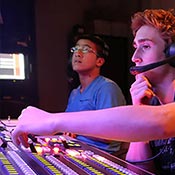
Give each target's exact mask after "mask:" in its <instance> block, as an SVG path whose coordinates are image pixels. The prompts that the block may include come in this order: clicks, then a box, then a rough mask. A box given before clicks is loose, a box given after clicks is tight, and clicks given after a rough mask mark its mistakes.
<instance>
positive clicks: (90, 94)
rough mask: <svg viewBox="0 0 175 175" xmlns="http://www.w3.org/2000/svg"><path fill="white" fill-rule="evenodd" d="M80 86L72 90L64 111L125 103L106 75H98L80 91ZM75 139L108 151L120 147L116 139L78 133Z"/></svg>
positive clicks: (92, 108)
mask: <svg viewBox="0 0 175 175" xmlns="http://www.w3.org/2000/svg"><path fill="white" fill-rule="evenodd" d="M80 88H81V86H79V87H78V88H77V89H74V90H72V92H71V94H70V97H69V100H68V105H67V108H66V112H75V111H85V110H98V109H104V108H110V107H115V106H120V105H126V101H125V98H124V95H123V93H122V91H121V89H120V88H119V86H118V85H117V84H116V83H115V82H114V81H112V80H110V79H108V78H106V77H103V76H98V77H97V78H96V79H95V80H93V82H92V83H91V84H90V85H89V86H88V87H86V89H85V90H84V91H83V92H82V93H81V92H80ZM106 117H107V116H106ZM77 139H78V140H81V141H83V142H86V143H87V144H89V145H92V146H95V147H97V148H99V149H102V150H104V151H107V152H110V153H112V152H116V151H118V150H119V149H120V142H116V141H111V142H110V143H107V142H106V141H105V140H101V139H97V138H92V137H85V136H80V135H78V136H77Z"/></svg>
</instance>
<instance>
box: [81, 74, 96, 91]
mask: <svg viewBox="0 0 175 175" xmlns="http://www.w3.org/2000/svg"><path fill="white" fill-rule="evenodd" d="M98 76H99V74H86V75H79V79H80V86H81V88H80V92H83V91H84V89H85V88H86V87H87V86H88V85H89V84H90V83H91V82H92V81H93V80H95V79H96V78H97V77H98Z"/></svg>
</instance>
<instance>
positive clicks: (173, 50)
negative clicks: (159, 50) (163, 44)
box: [165, 43, 175, 67]
mask: <svg viewBox="0 0 175 175" xmlns="http://www.w3.org/2000/svg"><path fill="white" fill-rule="evenodd" d="M165 55H166V58H169V57H172V56H175V43H172V44H171V45H170V46H169V47H167V48H166V49H165ZM169 64H170V65H171V66H173V67H175V58H174V60H173V61H171V62H170V63H169Z"/></svg>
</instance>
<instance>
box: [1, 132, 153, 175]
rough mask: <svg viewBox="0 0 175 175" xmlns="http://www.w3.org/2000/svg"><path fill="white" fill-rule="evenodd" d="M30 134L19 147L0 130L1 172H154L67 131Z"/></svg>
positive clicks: (23, 174)
mask: <svg viewBox="0 0 175 175" xmlns="http://www.w3.org/2000/svg"><path fill="white" fill-rule="evenodd" d="M29 137H30V139H29V140H30V141H29V143H30V148H28V149H26V148H23V147H20V148H19V147H17V146H15V145H14V144H13V142H12V141H11V138H10V136H8V135H7V134H4V133H3V132H1V133H0V139H1V142H0V143H1V144H0V145H1V147H0V175H17V174H19V175H151V174H152V173H150V172H148V171H146V170H143V169H141V168H138V167H136V166H134V165H132V164H130V163H127V162H125V161H124V160H121V159H119V158H117V157H114V156H112V155H110V154H108V153H106V152H103V151H101V150H98V149H96V148H94V147H90V146H88V145H86V144H84V143H82V142H79V141H78V140H75V139H73V138H71V137H68V136H64V135H55V136H52V137H51V136H48V137H46V136H42V137H39V136H38V137H33V136H31V135H30V136H29Z"/></svg>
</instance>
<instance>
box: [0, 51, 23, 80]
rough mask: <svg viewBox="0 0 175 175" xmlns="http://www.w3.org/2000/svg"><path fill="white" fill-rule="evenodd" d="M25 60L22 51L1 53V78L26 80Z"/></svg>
mask: <svg viewBox="0 0 175 175" xmlns="http://www.w3.org/2000/svg"><path fill="white" fill-rule="evenodd" d="M25 62H26V61H25V56H24V54H22V53H0V80H25V79H26V72H25Z"/></svg>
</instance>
